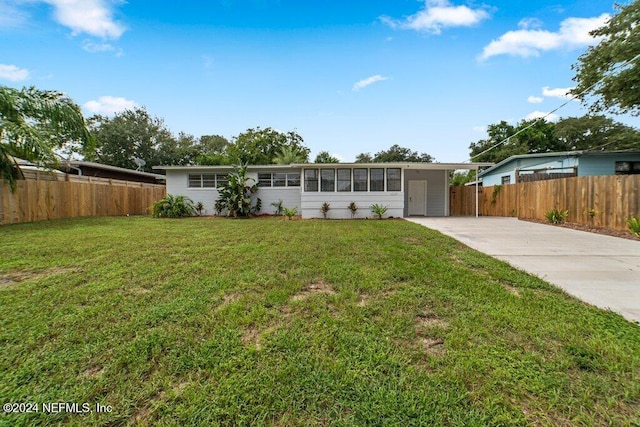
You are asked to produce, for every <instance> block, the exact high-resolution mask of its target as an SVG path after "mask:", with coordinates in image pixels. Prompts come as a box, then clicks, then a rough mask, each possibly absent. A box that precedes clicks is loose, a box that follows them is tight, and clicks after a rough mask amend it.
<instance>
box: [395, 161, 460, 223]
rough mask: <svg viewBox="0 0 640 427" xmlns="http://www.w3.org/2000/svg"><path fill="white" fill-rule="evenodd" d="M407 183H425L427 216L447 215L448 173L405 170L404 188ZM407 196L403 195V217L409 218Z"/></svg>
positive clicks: (406, 194) (443, 171)
mask: <svg viewBox="0 0 640 427" xmlns="http://www.w3.org/2000/svg"><path fill="white" fill-rule="evenodd" d="M409 181H427V216H447V215H449V206H448V205H449V172H448V171H446V170H415V169H414V170H405V171H404V188H409ZM408 207H409V194H408V192H407V191H405V194H404V210H403V215H404V216H409V210H408V209H409V208H408Z"/></svg>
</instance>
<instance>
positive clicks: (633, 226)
mask: <svg viewBox="0 0 640 427" xmlns="http://www.w3.org/2000/svg"><path fill="white" fill-rule="evenodd" d="M627 225H628V226H629V230H631V232H632V233H633V234H635V235H636V236H638V237H640V216H632V217H631V218H629V219H628V220H627Z"/></svg>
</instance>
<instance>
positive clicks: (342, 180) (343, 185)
mask: <svg viewBox="0 0 640 427" xmlns="http://www.w3.org/2000/svg"><path fill="white" fill-rule="evenodd" d="M338 191H351V169H338Z"/></svg>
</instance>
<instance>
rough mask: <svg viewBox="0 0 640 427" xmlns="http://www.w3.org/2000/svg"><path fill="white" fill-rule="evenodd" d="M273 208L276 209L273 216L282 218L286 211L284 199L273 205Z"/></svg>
mask: <svg viewBox="0 0 640 427" xmlns="http://www.w3.org/2000/svg"><path fill="white" fill-rule="evenodd" d="M271 206H273V207H274V208H275V209H274V211H273V214H274V215H275V216H282V212H283V209H284V206H283V205H282V199H280V200H278V201H277V202H273V203H271Z"/></svg>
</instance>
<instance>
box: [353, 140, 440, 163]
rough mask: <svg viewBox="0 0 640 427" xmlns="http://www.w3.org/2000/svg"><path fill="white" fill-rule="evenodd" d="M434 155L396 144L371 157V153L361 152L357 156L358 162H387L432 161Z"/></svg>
mask: <svg viewBox="0 0 640 427" xmlns="http://www.w3.org/2000/svg"><path fill="white" fill-rule="evenodd" d="M433 160H434V159H433V157H432V156H431V155H429V154H427V153H418V152H417V151H413V150H411V149H410V148H406V147H401V146H399V145H398V144H394V145H392V146H391V147H389V149H388V150H382V151H378V152H377V153H376V155H375V156H373V157H371V154H369V153H360V154H358V155H357V156H356V163H386V162H422V163H431V162H433Z"/></svg>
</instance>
